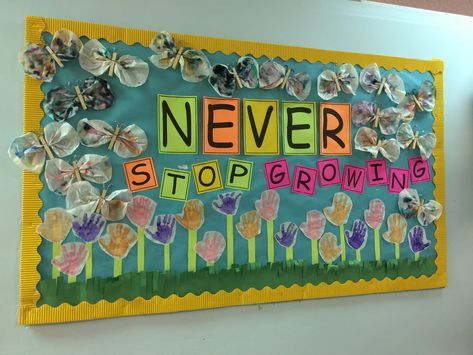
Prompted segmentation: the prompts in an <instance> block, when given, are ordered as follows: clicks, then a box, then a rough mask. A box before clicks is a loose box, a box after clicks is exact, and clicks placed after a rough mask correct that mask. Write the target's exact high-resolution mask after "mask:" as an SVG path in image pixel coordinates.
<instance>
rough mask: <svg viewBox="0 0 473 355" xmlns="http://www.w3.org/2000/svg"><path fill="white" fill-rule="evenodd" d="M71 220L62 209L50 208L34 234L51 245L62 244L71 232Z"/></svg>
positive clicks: (68, 214)
mask: <svg viewBox="0 0 473 355" xmlns="http://www.w3.org/2000/svg"><path fill="white" fill-rule="evenodd" d="M72 219H73V217H72V215H71V214H70V213H68V212H67V211H66V210H65V209H64V208H60V207H54V208H50V209H49V210H47V211H46V212H45V214H44V221H43V223H41V224H39V225H38V226H37V227H36V232H37V233H38V234H39V235H40V236H42V237H43V238H44V239H46V240H48V241H50V242H51V243H62V241H63V240H64V239H65V238H66V237H67V235H68V234H69V231H70V230H71V227H72Z"/></svg>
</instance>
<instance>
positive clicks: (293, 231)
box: [274, 222, 299, 248]
mask: <svg viewBox="0 0 473 355" xmlns="http://www.w3.org/2000/svg"><path fill="white" fill-rule="evenodd" d="M298 230H299V228H298V227H297V224H295V223H293V222H285V223H283V224H281V227H280V229H279V232H277V233H276V234H275V235H274V237H275V238H276V240H277V241H278V243H279V244H280V245H281V246H282V247H284V248H290V247H292V246H294V244H296V237H297V231H298Z"/></svg>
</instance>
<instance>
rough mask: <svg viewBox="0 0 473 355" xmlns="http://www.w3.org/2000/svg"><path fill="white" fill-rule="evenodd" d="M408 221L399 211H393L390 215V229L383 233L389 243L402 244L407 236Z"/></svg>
mask: <svg viewBox="0 0 473 355" xmlns="http://www.w3.org/2000/svg"><path fill="white" fill-rule="evenodd" d="M406 229H407V221H406V219H405V218H404V217H403V216H401V215H400V214H399V213H393V214H391V215H389V217H388V230H387V231H386V232H384V233H383V238H384V240H385V241H387V242H388V243H392V244H400V243H402V242H404V238H405V237H406Z"/></svg>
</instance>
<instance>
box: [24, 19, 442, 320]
mask: <svg viewBox="0 0 473 355" xmlns="http://www.w3.org/2000/svg"><path fill="white" fill-rule="evenodd" d="M60 28H68V29H70V30H72V31H74V32H75V33H76V34H77V35H79V36H87V37H89V38H104V39H106V40H107V41H109V42H116V41H123V42H125V43H127V44H130V45H131V44H134V43H137V42H138V43H141V44H142V45H144V46H147V45H148V44H149V43H150V41H151V39H152V37H153V36H154V35H155V34H156V32H155V31H146V30H137V29H129V28H122V27H115V26H109V25H100V24H94V23H86V22H79V21H71V20H61V19H51V18H43V17H27V18H26V41H27V42H33V43H41V33H42V32H43V31H48V32H51V33H54V32H55V31H56V30H58V29H60ZM173 35H174V36H175V38H176V41H177V42H178V43H179V44H180V45H184V46H189V47H193V48H202V49H206V50H208V51H210V52H216V51H221V52H223V53H225V54H230V53H233V52H235V53H238V54H240V55H245V54H247V53H251V54H252V55H253V56H255V57H260V56H263V55H265V56H268V57H279V58H281V59H283V60H288V59H290V58H294V59H295V60H297V61H302V60H308V61H309V62H315V61H321V62H322V63H329V62H335V63H345V62H349V63H353V64H359V65H361V66H366V65H367V64H370V63H373V62H376V63H378V65H380V66H383V67H385V68H387V69H389V68H396V69H398V70H403V69H407V70H409V71H415V70H418V71H419V72H426V71H430V72H431V73H432V74H433V75H434V78H435V85H436V87H437V104H436V106H435V111H434V117H435V121H434V126H433V128H434V130H435V132H436V135H437V146H436V148H435V150H434V156H435V163H434V169H435V172H436V174H435V177H434V184H435V186H436V188H435V198H436V200H437V201H439V202H440V203H441V204H442V205H443V206H445V187H444V186H445V180H444V179H445V170H444V152H443V147H444V138H443V136H444V134H443V62H442V61H440V60H417V59H405V58H396V57H387V56H379V55H368V54H359V53H348V52H337V51H326V50H319V49H309V48H301V47H292V46H281V45H274V44H263V43H257V42H246V41H235V40H225V39H217V38H209V37H200V36H191V35H184V34H173ZM40 84H41V83H40V82H39V81H37V80H34V79H32V78H30V77H28V76H25V82H24V85H25V93H24V131H25V132H29V131H38V130H39V128H40V120H41V118H42V117H43V111H42V109H41V106H40V103H41V101H42V100H43V93H42V91H41V88H40ZM41 188H42V183H41V181H40V179H39V176H38V175H35V174H31V173H24V174H23V192H22V198H23V208H22V228H21V247H20V248H21V255H20V307H19V323H20V324H42V323H58V322H71V321H80V320H88V319H97V318H107V317H117V316H131V315H140V314H153V313H167V312H179V311H188V310H196V309H203V308H217V307H226V306H236V305H245V304H256V303H268V302H280V301H291V300H301V299H309V298H323V297H336V296H349V295H359V294H369V293H381V292H393V291H404V290H417V289H429V288H438V287H445V286H446V285H447V270H446V269H447V267H446V239H445V235H446V222H445V213H444V214H443V215H442V217H441V218H440V220H439V221H438V222H437V224H436V225H437V231H436V239H437V244H436V247H435V249H436V251H437V255H438V256H437V259H436V264H437V271H436V273H435V274H434V275H432V276H430V277H427V276H421V277H419V278H415V277H409V278H407V279H403V278H401V277H398V278H396V279H394V280H391V279H388V278H386V279H384V280H381V281H380V280H376V279H372V280H369V281H366V280H360V281H357V282H353V281H347V282H345V283H343V284H341V283H340V282H334V283H332V284H330V285H328V284H325V283H322V284H319V285H317V286H314V285H312V284H307V285H305V286H299V285H293V286H291V287H284V286H279V287H277V288H275V289H272V288H270V287H265V288H264V289H262V290H256V289H254V288H251V289H249V290H247V291H241V290H239V289H235V290H234V291H232V292H226V291H219V292H217V293H216V294H211V293H208V292H205V293H203V294H202V295H199V296H196V295H194V294H187V295H186V296H184V297H179V296H176V295H172V296H170V297H168V298H161V297H159V296H155V297H153V298H151V299H149V300H145V299H143V298H136V299H134V300H133V301H126V300H123V299H120V300H117V301H115V302H113V303H110V302H108V301H100V302H98V303H96V304H90V303H87V302H82V303H80V304H79V305H77V306H71V305H69V304H62V305H60V306H58V307H51V306H48V305H43V306H41V307H37V306H36V303H37V301H38V300H39V298H40V294H39V292H38V290H37V289H36V285H37V284H38V282H39V280H40V275H39V273H38V271H37V269H36V268H37V265H38V264H39V262H40V255H39V254H38V246H39V245H40V243H41V237H40V236H39V235H38V234H36V232H35V228H36V226H37V225H38V224H39V223H41V220H40V218H39V215H38V212H39V210H40V208H41V206H42V202H41V199H40V198H39V192H40V190H41Z"/></svg>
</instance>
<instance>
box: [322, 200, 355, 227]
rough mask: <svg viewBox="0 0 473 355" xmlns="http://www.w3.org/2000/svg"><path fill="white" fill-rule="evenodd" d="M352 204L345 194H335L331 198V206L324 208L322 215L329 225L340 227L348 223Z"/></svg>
mask: <svg viewBox="0 0 473 355" xmlns="http://www.w3.org/2000/svg"><path fill="white" fill-rule="evenodd" d="M352 207H353V202H352V200H351V198H350V196H348V195H347V194H345V193H343V192H337V193H336V194H335V195H334V196H333V203H332V206H329V207H325V208H324V214H325V216H326V217H327V219H328V220H329V222H330V223H332V224H333V225H336V226H341V225H343V224H345V223H347V221H348V216H349V215H350V212H351V209H352Z"/></svg>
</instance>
